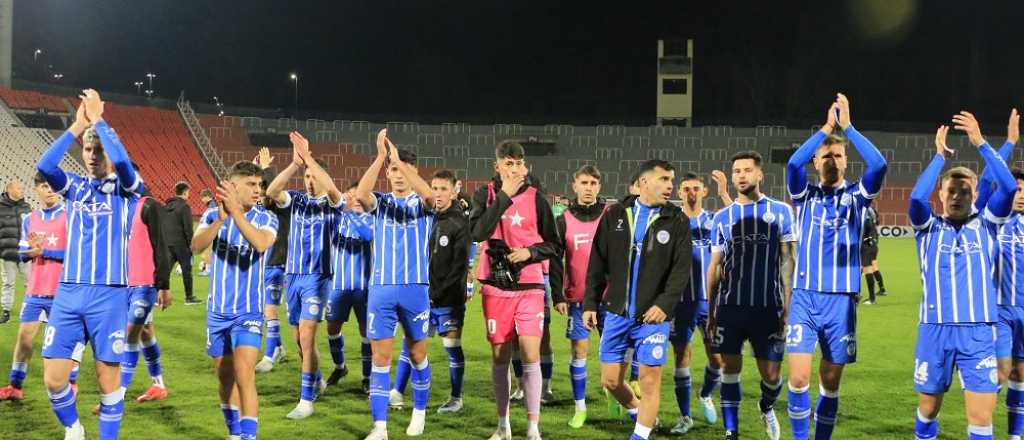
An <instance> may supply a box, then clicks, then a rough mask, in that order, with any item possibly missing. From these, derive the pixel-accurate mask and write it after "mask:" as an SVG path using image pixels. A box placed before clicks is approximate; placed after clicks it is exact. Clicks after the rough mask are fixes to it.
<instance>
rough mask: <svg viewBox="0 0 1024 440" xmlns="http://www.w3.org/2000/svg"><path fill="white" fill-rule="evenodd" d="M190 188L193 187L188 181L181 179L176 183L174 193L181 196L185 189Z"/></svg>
mask: <svg viewBox="0 0 1024 440" xmlns="http://www.w3.org/2000/svg"><path fill="white" fill-rule="evenodd" d="M189 188H191V186H190V185H189V184H188V182H186V181H184V180H179V181H178V183H175V184H174V195H177V196H180V195H182V194H185V191H188V190H189Z"/></svg>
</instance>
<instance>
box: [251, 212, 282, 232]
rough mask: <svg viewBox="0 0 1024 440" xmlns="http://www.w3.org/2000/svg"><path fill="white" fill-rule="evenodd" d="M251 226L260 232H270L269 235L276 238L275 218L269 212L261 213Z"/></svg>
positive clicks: (276, 224)
mask: <svg viewBox="0 0 1024 440" xmlns="http://www.w3.org/2000/svg"><path fill="white" fill-rule="evenodd" d="M253 226H255V227H256V229H259V230H261V231H270V233H271V234H274V236H275V237H277V227H278V222H277V216H276V215H274V213H272V212H270V211H263V212H262V213H261V214H260V216H259V217H257V223H256V224H255V225H253Z"/></svg>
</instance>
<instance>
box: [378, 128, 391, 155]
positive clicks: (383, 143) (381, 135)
mask: <svg viewBox="0 0 1024 440" xmlns="http://www.w3.org/2000/svg"><path fill="white" fill-rule="evenodd" d="M387 139H388V129H386V128H382V129H380V131H378V132H377V159H386V158H387V157H388V142H387Z"/></svg>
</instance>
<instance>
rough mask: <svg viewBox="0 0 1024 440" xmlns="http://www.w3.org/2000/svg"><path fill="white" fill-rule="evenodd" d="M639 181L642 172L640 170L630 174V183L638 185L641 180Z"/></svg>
mask: <svg viewBox="0 0 1024 440" xmlns="http://www.w3.org/2000/svg"><path fill="white" fill-rule="evenodd" d="M639 181H640V172H639V171H637V172H635V173H633V175H632V176H629V184H630V185H636V184H637V182H639Z"/></svg>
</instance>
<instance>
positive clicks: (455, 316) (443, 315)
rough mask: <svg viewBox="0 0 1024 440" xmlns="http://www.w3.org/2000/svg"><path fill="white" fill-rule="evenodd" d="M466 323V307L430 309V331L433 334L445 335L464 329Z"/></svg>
mask: <svg viewBox="0 0 1024 440" xmlns="http://www.w3.org/2000/svg"><path fill="white" fill-rule="evenodd" d="M465 321H466V305H465V304H463V305H461V306H456V307H432V308H431V309H430V329H431V332H432V333H437V334H439V335H443V334H445V333H448V332H451V331H458V330H460V329H462V323H463V322H465Z"/></svg>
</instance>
